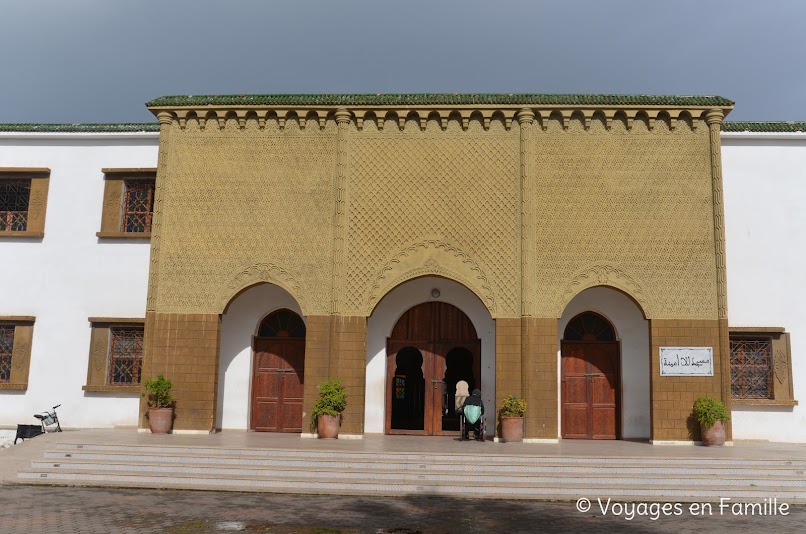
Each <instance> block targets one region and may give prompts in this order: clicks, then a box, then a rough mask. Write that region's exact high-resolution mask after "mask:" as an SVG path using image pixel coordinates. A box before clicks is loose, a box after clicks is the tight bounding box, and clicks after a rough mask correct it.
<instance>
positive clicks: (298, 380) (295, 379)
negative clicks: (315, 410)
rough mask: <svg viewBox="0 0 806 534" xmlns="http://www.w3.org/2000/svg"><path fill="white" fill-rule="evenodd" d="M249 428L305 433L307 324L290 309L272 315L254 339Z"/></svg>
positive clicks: (262, 323) (264, 321)
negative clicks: (303, 418) (304, 399)
mask: <svg viewBox="0 0 806 534" xmlns="http://www.w3.org/2000/svg"><path fill="white" fill-rule="evenodd" d="M253 352H254V357H253V360H252V399H251V405H252V410H251V417H250V425H249V428H250V429H251V430H255V431H257V432H302V394H303V386H304V384H305V323H304V322H303V321H302V318H301V317H300V316H299V315H297V314H296V313H294V312H292V311H291V310H288V309H281V310H277V311H275V312H273V313H271V314H269V315H268V316H267V317H266V318H265V319H263V321H262V322H261V323H260V327H259V328H258V334H257V336H255V337H254V340H253Z"/></svg>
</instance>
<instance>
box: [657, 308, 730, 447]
mask: <svg viewBox="0 0 806 534" xmlns="http://www.w3.org/2000/svg"><path fill="white" fill-rule="evenodd" d="M721 326H725V327H727V325H726V324H723V325H720V321H717V320H677V319H652V320H650V345H651V355H652V365H651V369H650V374H651V402H652V410H651V415H652V439H654V440H661V441H663V440H672V441H689V440H694V441H699V440H700V439H701V436H700V427H699V423H696V422H695V420H694V419H693V414H692V410H693V407H694V400H695V399H696V398H697V397H699V396H702V395H708V396H710V397H716V398H717V399H723V400H725V399H724V397H723V393H722V379H723V363H724V362H723V354H722V352H721V350H720V342H719V338H720V328H721ZM660 347H713V349H714V376H660ZM727 402H729V399H728V400H727ZM728 439H730V435H728Z"/></svg>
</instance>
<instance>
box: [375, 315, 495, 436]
mask: <svg viewBox="0 0 806 534" xmlns="http://www.w3.org/2000/svg"><path fill="white" fill-rule="evenodd" d="M459 349H463V350H465V351H466V352H467V356H468V358H470V359H472V362H471V364H470V365H469V366H468V371H467V374H465V375H451V376H450V377H446V370H447V367H448V363H447V359H448V355H449V354H450V352H451V351H453V350H459ZM386 354H387V361H386V369H387V377H386V389H387V393H386V399H387V401H386V432H387V433H389V434H420V435H451V434H456V433H457V432H458V425H457V424H453V423H452V422H451V421H450V419H451V418H453V420H455V421H454V422H456V421H458V419H456V416H455V414H454V412H453V395H454V392H455V390H453V389H451V388H455V386H456V380H459V379H465V380H467V382H468V383H469V384H472V385H473V387H481V381H480V379H481V341H480V340H479V339H478V337H477V336H476V330H475V328H474V327H473V323H472V322H471V321H470V319H469V318H468V317H467V315H465V314H464V313H463V312H462V311H461V310H460V309H459V308H456V307H455V306H453V305H451V304H447V303H444V302H426V303H424V304H419V305H417V306H414V307H413V308H411V309H409V310H408V311H407V312H406V313H404V314H403V316H401V318H400V319H399V320H398V322H397V324H396V325H395V327H394V329H393V330H392V336H391V337H390V338H389V340H388V341H387V347H386ZM413 362H414V363H413ZM449 382H452V384H449ZM401 414H404V415H403V416H401ZM454 427H456V429H454Z"/></svg>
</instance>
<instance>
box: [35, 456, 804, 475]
mask: <svg viewBox="0 0 806 534" xmlns="http://www.w3.org/2000/svg"><path fill="white" fill-rule="evenodd" d="M45 458H46V459H47V460H50V461H47V462H42V464H43V465H45V464H48V465H53V464H60V465H62V466H64V465H68V464H70V463H72V462H84V463H90V462H91V463H94V464H96V465H101V464H116V465H125V464H137V463H141V462H144V463H149V464H170V465H184V466H188V467H190V466H213V467H233V468H237V467H240V468H250V469H269V468H271V469H307V470H314V471H334V470H335V471H345V470H354V471H356V470H375V471H377V470H381V469H382V470H384V471H393V472H398V473H403V472H419V473H422V472H426V471H429V472H441V473H450V472H453V473H457V472H459V473H461V472H466V471H467V470H468V466H472V469H473V470H474V471H475V472H477V473H480V476H483V475H484V474H487V473H497V474H504V473H507V474H513V475H525V474H530V475H545V476H568V475H573V474H585V475H599V476H634V477H635V476H669V477H670V476H675V477H684V476H697V477H709V478H713V477H748V478H749V477H753V478H771V477H783V478H787V477H788V478H792V479H796V480H803V479H804V475H803V470H800V469H778V468H760V467H748V468H743V467H738V466H735V465H734V466H726V467H693V468H692V467H683V466H678V467H668V466H667V467H640V466H631V467H624V466H621V467H618V466H615V467H614V466H610V465H586V466H573V465H560V466H556V465H543V464H542V463H539V462H536V463H533V464H531V465H522V464H517V465H505V464H496V465H493V464H485V463H483V462H467V463H462V462H454V463H435V462H405V463H402V462H389V461H382V460H381V459H378V460H377V461H374V462H355V461H332V460H311V459H304V458H300V459H277V460H272V459H270V458H259V459H256V458H249V457H222V456H168V455H149V454H141V455H129V454H122V455H118V454H105V453H101V452H97V453H94V452H93V453H85V452H80V453H72V454H71V456H69V457H65V456H63V455H61V454H60V453H58V452H57V453H53V452H52V451H46V453H45Z"/></svg>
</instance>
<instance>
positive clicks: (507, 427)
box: [498, 395, 526, 443]
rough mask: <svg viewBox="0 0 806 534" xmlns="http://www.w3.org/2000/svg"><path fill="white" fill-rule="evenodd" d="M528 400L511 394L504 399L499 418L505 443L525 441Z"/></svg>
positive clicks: (502, 438) (502, 439)
mask: <svg viewBox="0 0 806 534" xmlns="http://www.w3.org/2000/svg"><path fill="white" fill-rule="evenodd" d="M524 413H526V401H525V400H523V399H519V398H517V397H516V396H515V395H510V396H509V397H507V398H506V399H504V403H503V404H502V405H501V409H500V410H499V411H498V418H499V419H500V420H501V441H503V442H504V443H509V442H520V441H523V414H524Z"/></svg>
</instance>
